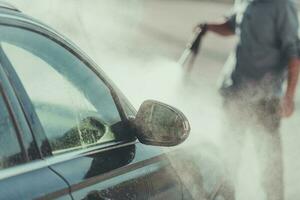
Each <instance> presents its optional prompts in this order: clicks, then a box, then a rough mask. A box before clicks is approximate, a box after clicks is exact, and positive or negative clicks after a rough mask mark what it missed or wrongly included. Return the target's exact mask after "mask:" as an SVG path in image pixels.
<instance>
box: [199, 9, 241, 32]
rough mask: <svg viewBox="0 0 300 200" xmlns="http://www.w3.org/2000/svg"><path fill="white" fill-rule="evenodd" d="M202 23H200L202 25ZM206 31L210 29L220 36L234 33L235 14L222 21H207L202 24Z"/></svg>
mask: <svg viewBox="0 0 300 200" xmlns="http://www.w3.org/2000/svg"><path fill="white" fill-rule="evenodd" d="M203 25H204V24H202V25H200V27H201V26H203ZM204 26H205V28H206V31H211V32H214V33H216V34H219V35H222V36H231V35H234V34H235V28H236V15H235V14H233V15H231V16H230V17H229V18H228V19H227V20H226V21H225V22H223V23H208V24H205V25H204Z"/></svg>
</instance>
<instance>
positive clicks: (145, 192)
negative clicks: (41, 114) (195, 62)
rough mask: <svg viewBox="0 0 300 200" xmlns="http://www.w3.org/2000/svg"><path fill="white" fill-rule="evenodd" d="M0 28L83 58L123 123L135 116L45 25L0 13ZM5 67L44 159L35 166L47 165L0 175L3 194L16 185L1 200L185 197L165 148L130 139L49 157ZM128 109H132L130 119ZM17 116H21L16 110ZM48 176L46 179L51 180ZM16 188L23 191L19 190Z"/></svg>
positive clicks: (33, 118) (30, 112) (14, 76)
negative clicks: (14, 190) (28, 34)
mask: <svg viewBox="0 0 300 200" xmlns="http://www.w3.org/2000/svg"><path fill="white" fill-rule="evenodd" d="M0 24H2V25H9V26H16V27H21V28H24V29H28V30H31V31H34V32H37V33H39V34H42V35H44V36H45V37H48V38H50V39H51V40H54V41H55V42H57V43H59V44H60V45H61V46H62V47H63V48H66V49H68V50H69V51H70V52H71V53H73V54H74V55H76V56H77V57H78V58H79V59H81V60H82V61H83V62H84V63H85V64H86V65H87V67H89V68H91V69H92V70H93V72H94V73H95V74H97V75H98V76H99V78H101V79H102V80H103V81H104V82H105V84H107V86H108V87H109V88H110V89H111V90H112V93H113V97H114V100H115V103H116V104H117V105H118V110H119V112H120V113H121V115H122V119H123V120H124V121H126V120H129V118H130V117H134V115H135V114H136V111H135V110H134V108H133V107H132V106H131V105H130V103H129V102H128V100H127V99H126V98H125V97H124V95H123V94H122V93H121V92H120V91H119V90H118V88H117V87H116V86H115V85H114V84H113V83H112V82H111V81H110V80H109V78H108V77H107V76H106V75H105V74H104V73H103V72H102V71H101V69H100V68H99V67H97V65H96V64H95V63H93V61H92V60H91V59H89V58H88V57H87V56H86V55H85V54H84V53H82V52H81V51H80V50H79V48H78V47H76V46H75V45H73V44H72V43H71V42H70V41H68V40H66V39H65V38H64V37H62V36H61V35H59V34H58V33H57V32H55V31H54V30H52V29H51V28H49V27H48V26H46V25H44V24H42V23H40V22H38V21H36V20H33V19H31V18H30V17H27V16H25V15H23V14H22V13H19V12H15V11H10V10H7V9H2V8H0ZM3 60H5V59H2V60H1V61H2V62H3ZM3 68H4V71H5V72H6V75H7V76H8V79H9V81H10V83H11V86H12V88H10V89H9V90H11V91H14V93H15V95H16V97H15V98H16V99H17V101H18V102H19V103H20V105H19V106H20V107H21V110H22V113H23V114H24V116H25V118H26V120H27V123H28V126H29V128H30V131H31V132H32V136H33V138H34V140H35V144H36V145H35V146H34V147H33V148H34V149H35V150H36V151H38V153H36V152H35V153H34V154H35V156H37V155H38V156H40V157H38V156H37V157H38V158H39V159H44V160H39V161H41V162H44V163H43V164H45V166H43V167H41V168H37V169H34V168H33V169H32V171H29V172H24V173H20V174H17V175H12V176H7V177H5V178H2V179H1V173H4V172H3V171H0V187H1V186H2V185H3V188H4V189H5V188H7V187H9V185H11V186H13V185H18V189H17V194H18V195H16V196H13V195H12V196H11V198H9V194H10V193H11V192H12V191H10V190H7V191H6V193H5V191H4V193H3V194H5V195H2V194H1V193H0V194H1V195H0V197H1V198H2V197H3V198H6V199H20V197H25V198H27V197H28V199H31V198H40V197H44V198H62V199H68V198H70V197H71V196H73V198H74V199H174V200H176V199H182V198H183V184H182V182H181V180H180V177H179V175H178V173H177V170H176V168H174V167H173V165H172V162H171V161H170V160H169V158H168V156H167V155H166V154H165V152H164V149H163V148H160V147H153V146H147V145H143V144H141V143H139V142H136V141H135V138H132V137H129V136H128V138H129V140H124V141H122V142H118V143H111V144H108V145H106V146H105V145H104V146H103V145H102V146H101V145H100V146H96V147H94V148H87V149H84V150H82V151H78V152H75V153H71V154H64V155H62V156H53V155H52V152H51V149H49V144H47V140H46V137H45V134H44V133H43V130H42V127H41V124H40V122H39V120H38V117H37V116H36V113H35V111H34V108H33V106H32V103H31V102H30V99H29V97H28V95H27V94H26V92H25V89H24V87H23V86H22V83H21V81H20V80H19V78H18V76H17V74H16V73H15V71H14V69H13V67H12V66H8V65H7V63H6V65H5V66H3ZM16 104H17V103H16ZM124 107H125V108H124ZM126 110H130V114H128V112H126ZM18 112H20V108H19V111H18ZM126 132H128V130H126ZM45 146H46V148H45ZM37 157H35V159H37ZM28 168H29V169H31V166H30V165H28ZM12 170H13V169H12ZM46 177H49V180H48V178H46ZM28 183H30V184H28ZM22 185H24V186H22ZM47 186H48V187H47ZM19 187H23V188H22V189H19ZM31 187H33V188H31ZM1 189H2V187H1ZM4 189H3V190H4ZM0 191H1V190H0ZM69 192H70V193H69ZM30 195H31V196H30ZM69 195H71V196H69Z"/></svg>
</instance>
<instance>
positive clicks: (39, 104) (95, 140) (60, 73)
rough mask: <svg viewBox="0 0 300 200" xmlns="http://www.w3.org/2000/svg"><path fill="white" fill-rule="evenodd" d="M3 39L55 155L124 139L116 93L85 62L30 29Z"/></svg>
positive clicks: (2, 32) (10, 31)
mask: <svg viewBox="0 0 300 200" xmlns="http://www.w3.org/2000/svg"><path fill="white" fill-rule="evenodd" d="M0 37H1V46H2V49H3V51H4V53H5V54H6V56H7V57H8V59H9V61H10V62H11V64H12V66H13V67H14V69H15V70H16V72H17V74H18V76H19V78H20V79H21V82H22V83H23V85H24V87H25V90H26V91H27V93H28V95H29V97H30V99H31V101H32V103H33V105H34V108H35V111H36V113H37V115H38V117H39V119H40V122H41V124H42V126H43V128H44V131H45V134H46V136H47V138H48V140H49V142H50V145H51V147H52V151H53V153H54V154H57V153H62V152H65V151H70V150H74V149H79V148H86V147H89V146H91V145H95V144H102V143H107V142H110V141H115V140H118V138H117V136H116V134H114V133H113V132H112V130H111V126H112V125H114V124H116V123H118V122H120V121H121V118H120V115H119V112H118V110H117V107H116V104H115V102H114V100H113V98H112V95H111V93H110V90H109V88H108V87H107V86H106V85H105V84H104V83H103V82H102V81H101V79H100V78H99V77H98V76H97V75H96V74H95V73H94V72H93V71H92V70H90V69H89V68H88V67H87V66H85V64H84V63H83V62H82V61H81V60H79V59H78V58H77V57H75V56H74V55H73V54H71V53H70V52H69V51H68V50H66V49H65V48H63V47H62V46H60V45H58V44H57V43H55V42H54V41H52V40H50V39H48V38H46V37H44V36H42V35H39V34H37V33H34V32H30V31H27V30H23V29H19V28H14V27H5V26H3V27H1V28H0Z"/></svg>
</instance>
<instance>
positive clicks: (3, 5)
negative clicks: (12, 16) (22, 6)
mask: <svg viewBox="0 0 300 200" xmlns="http://www.w3.org/2000/svg"><path fill="white" fill-rule="evenodd" d="M0 8H4V9H9V10H14V11H17V12H20V10H19V9H18V8H17V7H15V6H13V5H12V4H10V3H7V2H4V1H0Z"/></svg>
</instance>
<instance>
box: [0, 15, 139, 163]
mask: <svg viewBox="0 0 300 200" xmlns="http://www.w3.org/2000/svg"><path fill="white" fill-rule="evenodd" d="M7 17H9V16H5V17H4V19H3V20H2V19H1V21H0V25H1V26H9V27H15V28H20V29H25V30H27V31H30V32H34V33H37V34H40V35H42V36H44V37H46V38H48V39H50V40H52V41H53V42H55V43H57V44H58V45H60V46H61V47H62V48H65V49H66V50H67V51H69V52H70V53H71V54H73V55H74V56H75V57H76V58H78V59H79V60H80V61H82V62H83V63H84V65H85V66H86V67H88V68H89V69H90V70H91V71H92V72H93V73H95V75H96V76H97V77H98V78H100V80H101V81H103V83H104V84H105V85H106V86H107V87H108V89H109V90H110V93H111V95H112V98H113V100H114V103H115V104H116V107H117V110H118V112H119V114H120V118H121V121H122V122H123V123H127V122H129V119H128V117H127V116H126V114H125V111H124V108H123V106H122V103H121V101H122V100H121V99H120V98H119V96H118V91H119V90H118V89H117V88H116V87H115V85H114V84H113V83H112V82H111V81H110V79H109V78H108V77H107V76H106V75H105V74H104V72H103V71H102V70H101V69H100V68H99V67H98V66H97V65H96V64H95V63H94V62H93V61H92V60H91V59H90V58H89V57H88V56H87V55H85V54H84V53H82V52H81V51H80V49H79V48H78V47H77V46H76V45H74V44H72V43H71V42H70V41H68V40H67V39H65V38H64V37H63V36H61V35H59V34H58V33H56V32H54V31H52V30H51V29H50V28H47V27H46V26H43V25H41V24H38V23H35V22H34V21H30V20H26V18H25V19H24V20H23V19H22V18H14V17H13V18H12V19H9V18H7ZM0 18H2V16H1V15H0ZM4 68H6V70H8V72H9V74H10V76H9V79H10V82H11V85H12V86H13V88H14V89H15V93H16V96H17V98H18V100H19V104H20V105H21V107H22V109H23V114H24V115H25V117H26V119H27V123H28V125H29V127H30V129H31V132H32V135H33V137H34V140H35V141H36V143H37V146H38V149H39V152H40V157H41V158H46V157H54V156H55V157H56V156H57V155H53V154H52V151H51V147H50V144H49V141H48V139H47V137H46V134H45V132H44V129H43V127H42V125H41V123H40V121H39V118H38V116H37V114H36V112H35V110H34V107H33V104H32V102H31V100H30V98H29V96H28V94H27V92H26V91H25V89H24V87H23V85H22V83H21V81H20V79H19V77H18V76H17V73H16V72H15V70H14V69H13V67H12V66H4ZM18 82H19V83H18ZM115 88H116V89H115ZM128 138H129V139H128V140H124V141H121V142H111V143H105V144H103V145H101V144H99V145H96V146H95V148H96V149H102V148H107V147H109V146H114V145H116V143H122V144H126V143H127V144H128V145H129V144H132V142H135V141H136V137H134V138H132V137H128ZM45 144H46V148H43V145H45ZM117 146H118V144H117ZM91 149H93V147H91ZM86 150H87V151H88V150H89V148H87V149H86ZM76 151H80V150H76ZM76 151H75V152H76ZM66 154H68V153H66ZM62 155H64V154H62Z"/></svg>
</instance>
